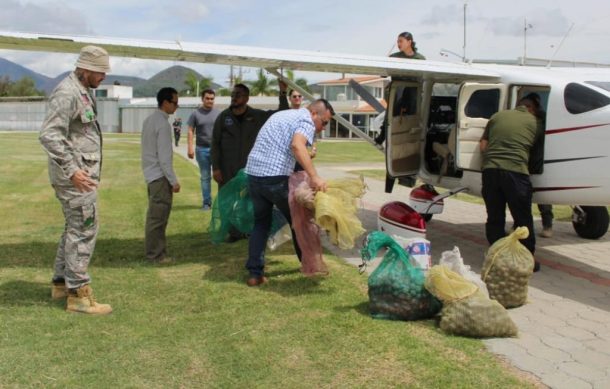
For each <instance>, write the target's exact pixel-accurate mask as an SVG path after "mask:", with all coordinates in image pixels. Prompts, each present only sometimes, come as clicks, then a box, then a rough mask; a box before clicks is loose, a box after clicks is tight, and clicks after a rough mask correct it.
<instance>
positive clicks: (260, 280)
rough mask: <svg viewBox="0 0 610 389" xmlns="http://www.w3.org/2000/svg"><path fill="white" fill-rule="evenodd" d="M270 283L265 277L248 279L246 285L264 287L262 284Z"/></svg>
mask: <svg viewBox="0 0 610 389" xmlns="http://www.w3.org/2000/svg"><path fill="white" fill-rule="evenodd" d="M268 281H269V280H268V279H267V277H265V276H260V277H250V278H248V281H246V284H247V285H248V286H259V285H262V284H266V283H267V282H268Z"/></svg>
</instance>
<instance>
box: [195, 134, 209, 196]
mask: <svg viewBox="0 0 610 389" xmlns="http://www.w3.org/2000/svg"><path fill="white" fill-rule="evenodd" d="M195 157H196V158H197V163H198V164H199V172H200V173H201V195H202V197H203V205H209V206H211V205H212V172H211V168H212V160H211V159H210V148H209V147H203V146H197V147H195Z"/></svg>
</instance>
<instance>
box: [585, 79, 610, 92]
mask: <svg viewBox="0 0 610 389" xmlns="http://www.w3.org/2000/svg"><path fill="white" fill-rule="evenodd" d="M585 84H590V85H593V86H596V87H598V88H602V89H604V90H606V91H608V92H610V82H608V81H585Z"/></svg>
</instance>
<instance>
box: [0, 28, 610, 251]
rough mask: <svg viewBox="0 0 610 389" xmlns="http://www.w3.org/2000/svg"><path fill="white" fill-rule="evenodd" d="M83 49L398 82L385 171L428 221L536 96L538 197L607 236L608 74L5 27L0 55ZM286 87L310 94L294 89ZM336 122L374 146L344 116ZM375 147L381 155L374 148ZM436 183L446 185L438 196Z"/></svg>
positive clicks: (475, 178)
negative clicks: (501, 114) (486, 145)
mask: <svg viewBox="0 0 610 389" xmlns="http://www.w3.org/2000/svg"><path fill="white" fill-rule="evenodd" d="M87 44H93V45H100V46H102V47H104V48H105V49H106V50H108V52H109V53H110V55H112V56H120V57H131V58H148V59H160V60H168V61H186V62H202V63H212V64H227V65H241V66H251V67H259V68H265V69H267V71H269V72H271V73H272V74H274V75H276V76H278V77H282V75H281V71H282V69H292V70H302V71H318V72H333V73H350V74H369V75H379V76H389V77H391V78H392V82H391V84H390V89H389V101H388V110H387V114H386V116H387V117H386V123H387V126H386V134H387V139H386V142H385V144H386V147H385V153H386V168H387V173H388V175H389V176H390V177H394V178H398V179H399V180H402V181H412V182H414V180H413V178H414V177H419V178H420V179H421V180H422V181H424V182H425V183H426V185H424V186H422V187H420V188H417V189H416V190H413V191H412V194H411V204H412V205H413V207H414V208H415V209H416V210H418V212H420V213H422V214H423V215H424V217H425V218H427V219H429V218H430V217H432V214H435V213H439V212H442V208H443V207H442V199H443V198H445V197H447V196H448V195H451V194H453V193H457V192H459V191H462V190H468V191H469V192H470V193H472V194H475V195H480V193H481V171H480V166H481V155H480V152H479V147H478V143H479V139H480V138H481V135H482V133H483V130H484V128H485V125H486V123H487V121H488V119H489V117H490V116H491V115H492V114H494V113H495V112H497V111H499V110H502V109H510V108H513V107H515V105H516V102H517V101H518V100H519V99H520V97H522V96H524V95H526V94H528V93H530V92H536V93H538V94H539V95H540V97H541V99H542V103H543V107H544V108H545V110H546V137H545V144H544V150H543V153H544V166H543V172H542V173H541V174H533V175H532V184H533V187H534V198H533V201H534V202H536V203H541V204H570V205H572V206H573V209H574V216H573V225H574V229H575V230H576V232H577V234H578V235H580V236H581V237H584V238H588V239H597V238H599V237H601V236H603V235H604V234H605V233H606V232H607V230H608V225H609V216H608V211H607V208H606V206H608V205H610V173H608V171H607V170H606V169H607V167H608V165H606V164H607V163H608V159H609V153H610V70H609V69H597V68H539V67H525V66H507V65H491V64H465V63H445V62H436V61H415V60H405V59H397V58H386V57H374V56H362V55H350V54H336V53H321V52H311V51H296V50H279V49H266V48H255V47H240V46H227V45H211V44H201V43H191V42H176V41H144V40H139V39H138V40H136V39H121V38H110V37H87V36H66V35H48V34H30V33H17V32H7V31H0V49H9V50H28V51H47V52H66V53H78V52H79V51H80V49H81V47H82V46H84V45H87ZM284 81H285V82H287V83H288V84H289V85H290V87H292V88H294V89H296V90H299V91H300V92H301V93H303V94H304V95H305V96H307V97H308V98H310V99H311V98H313V97H312V96H311V95H309V94H308V93H307V92H306V91H304V90H302V88H300V87H299V86H298V85H296V84H294V83H292V82H290V80H287V79H284ZM335 120H337V121H339V122H340V123H341V124H343V125H344V126H346V127H348V128H350V129H351V130H352V131H353V132H354V133H356V134H358V135H359V136H361V137H363V138H364V139H366V140H368V141H369V142H371V143H372V144H375V142H374V140H373V139H371V138H369V137H368V136H367V135H366V134H364V133H362V132H361V131H360V130H359V129H358V128H356V127H355V126H353V125H351V124H350V123H349V122H347V121H346V120H345V119H343V118H342V117H341V116H339V115H336V116H335ZM377 147H378V148H380V149H382V148H381V147H380V146H378V145H377ZM432 185H439V186H441V187H443V188H447V189H449V191H448V192H446V193H445V194H441V195H439V194H438V193H436V191H434V188H433V187H432Z"/></svg>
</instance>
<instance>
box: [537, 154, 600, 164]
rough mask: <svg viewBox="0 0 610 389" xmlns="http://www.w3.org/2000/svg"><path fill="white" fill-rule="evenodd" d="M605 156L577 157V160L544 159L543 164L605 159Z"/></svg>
mask: <svg viewBox="0 0 610 389" xmlns="http://www.w3.org/2000/svg"><path fill="white" fill-rule="evenodd" d="M606 157H607V155H596V156H593V157H579V158H563V159H545V160H544V164H545V165H546V164H549V163H561V162H571V161H583V160H585V159H595V158H606Z"/></svg>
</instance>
